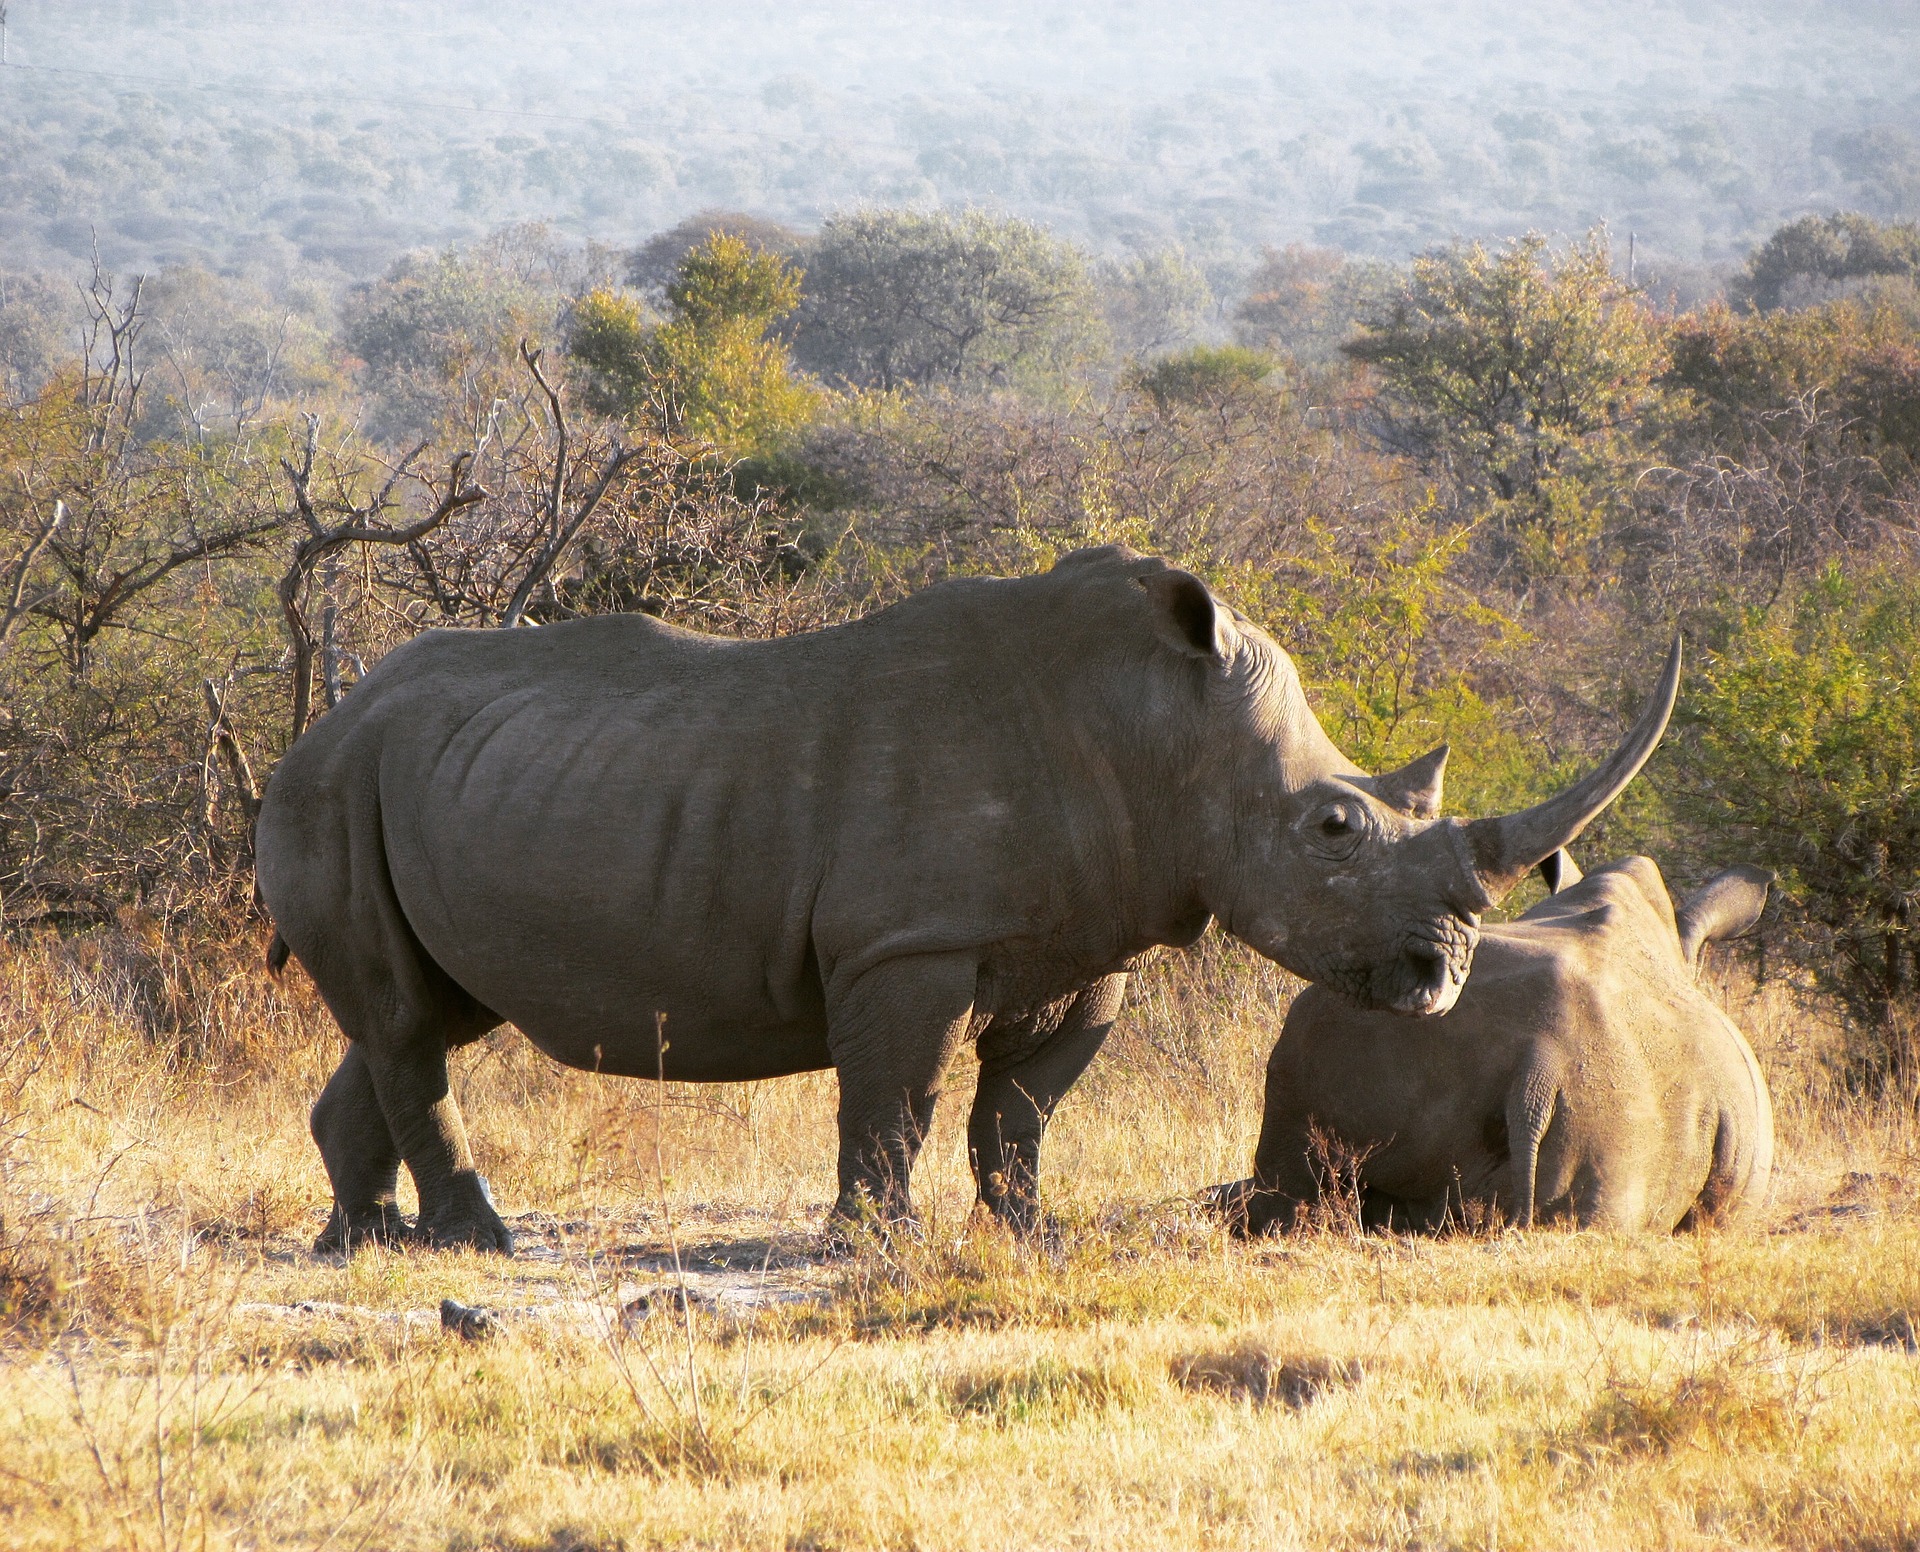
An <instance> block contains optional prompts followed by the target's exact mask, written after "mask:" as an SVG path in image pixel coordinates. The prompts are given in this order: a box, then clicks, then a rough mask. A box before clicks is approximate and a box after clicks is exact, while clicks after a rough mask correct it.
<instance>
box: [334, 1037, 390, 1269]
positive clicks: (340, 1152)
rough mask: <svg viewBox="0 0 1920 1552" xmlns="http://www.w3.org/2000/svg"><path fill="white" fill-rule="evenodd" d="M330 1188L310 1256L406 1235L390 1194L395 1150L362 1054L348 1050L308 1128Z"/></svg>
mask: <svg viewBox="0 0 1920 1552" xmlns="http://www.w3.org/2000/svg"><path fill="white" fill-rule="evenodd" d="M309 1126H310V1129H311V1131H312V1133H313V1140H314V1142H315V1143H316V1144H317V1145H318V1146H319V1149H320V1157H321V1158H322V1159H323V1160H324V1161H325V1162H326V1166H327V1179H328V1181H329V1182H330V1183H331V1184H332V1186H333V1213H332V1215H331V1216H330V1217H329V1218H328V1219H327V1226H326V1228H324V1229H323V1230H321V1232H320V1237H319V1238H318V1239H317V1240H315V1241H314V1243H313V1248H314V1250H315V1251H316V1252H319V1253H322V1254H324V1253H326V1252H330V1251H351V1250H353V1249H354V1248H355V1247H356V1246H358V1245H362V1244H367V1243H369V1242H372V1243H388V1242H391V1241H394V1240H399V1239H404V1238H405V1237H406V1236H407V1235H408V1233H409V1232H410V1226H409V1225H408V1223H407V1220H406V1219H405V1218H404V1217H402V1216H401V1213H400V1207H399V1204H398V1203H397V1202H396V1201H395V1200H394V1191H395V1188H396V1186H397V1185H398V1183H399V1178H400V1150H399V1149H398V1148H397V1147H395V1146H394V1141H393V1134H392V1133H391V1132H389V1131H388V1130H387V1118H386V1116H385V1115H383V1114H382V1113H381V1110H380V1099H379V1096H378V1095H376V1094H375V1093H374V1089H373V1074H372V1073H371V1072H369V1071H368V1070H367V1058H366V1053H365V1052H364V1051H362V1050H361V1049H360V1047H359V1046H358V1045H349V1046H348V1047H347V1054H346V1056H345V1057H344V1058H343V1059H342V1060H341V1063H340V1066H339V1068H338V1069H337V1070H336V1071H335V1072H334V1075H333V1077H332V1078H331V1079H329V1080H328V1083H327V1086H326V1088H325V1089H324V1090H322V1091H321V1094H320V1098H319V1099H318V1100H316V1101H315V1102H314V1106H313V1115H312V1117H311V1120H310V1123H309Z"/></svg>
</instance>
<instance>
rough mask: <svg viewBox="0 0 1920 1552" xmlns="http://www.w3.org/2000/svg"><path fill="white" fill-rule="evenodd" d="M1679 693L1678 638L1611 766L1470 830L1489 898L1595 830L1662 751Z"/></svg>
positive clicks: (1496, 896) (1478, 821)
mask: <svg viewBox="0 0 1920 1552" xmlns="http://www.w3.org/2000/svg"><path fill="white" fill-rule="evenodd" d="M1679 688H1680V638H1679V637H1678V636H1676V637H1674V639H1673V650H1672V651H1671V652H1669V653H1668V654H1667V666H1666V670H1665V672H1663V673H1662V674H1661V675H1660V683H1659V685H1658V686H1657V687H1656V688H1655V689H1654V692H1653V694H1652V696H1651V697H1649V699H1648V701H1647V704H1646V706H1645V707H1644V708H1643V709H1642V710H1641V712H1640V720H1639V721H1637V722H1636V723H1634V725H1633V730H1632V731H1631V732H1629V733H1628V734H1627V736H1626V738H1625V739H1624V740H1623V741H1622V743H1621V745H1620V747H1619V748H1618V749H1616V750H1614V752H1613V756H1612V758H1611V759H1609V760H1608V761H1607V762H1606V764H1604V765H1602V766H1601V767H1600V768H1599V769H1598V770H1596V771H1590V772H1589V773H1588V774H1587V775H1586V776H1584V777H1582V778H1581V779H1580V780H1579V781H1577V782H1575V783H1574V784H1573V785H1572V786H1571V787H1569V788H1567V790H1566V791H1565V792H1562V793H1560V794H1559V795H1558V796H1557V797H1551V798H1548V799H1547V801H1546V802H1544V803H1536V804H1535V805H1534V806H1533V807H1532V808H1528V809H1523V810H1522V811H1521V812H1519V813H1517V814H1505V815H1502V816H1501V817H1500V818H1498V819H1476V820H1474V821H1473V823H1471V824H1470V825H1468V826H1467V827H1466V828H1467V841H1468V844H1469V845H1470V846H1471V848H1472V851H1473V860H1474V866H1475V867H1476V869H1477V870H1478V871H1479V874H1480V882H1481V885H1482V886H1483V887H1484V888H1485V889H1486V891H1487V893H1488V894H1489V895H1491V896H1492V897H1493V898H1494V899H1496V900H1497V899H1499V898H1500V897H1501V896H1502V895H1504V894H1505V893H1506V892H1507V891H1508V890H1509V889H1511V888H1512V887H1513V886H1514V885H1515V884H1517V883H1519V882H1520V880H1521V879H1523V878H1525V877H1526V876H1527V872H1528V870H1529V869H1530V868H1533V867H1535V866H1537V865H1538V864H1539V863H1540V862H1541V861H1543V860H1544V859H1545V858H1547V857H1550V856H1552V855H1553V853H1554V852H1556V851H1558V850H1559V849H1560V848H1561V847H1563V846H1565V845H1567V844H1568V843H1569V842H1570V841H1572V840H1573V839H1574V838H1575V837H1576V836H1578V835H1579V834H1580V832H1581V831H1582V830H1584V829H1586V827H1587V826H1588V825H1590V824H1592V823H1593V821H1594V820H1595V819H1597V818H1598V817H1599V816H1600V815H1601V813H1602V812H1604V811H1605V809H1606V806H1607V805H1608V804H1609V803H1611V802H1612V801H1613V800H1614V799H1615V798H1617V797H1618V796H1619V795H1620V793H1621V791H1622V790H1623V789H1624V788H1625V787H1626V785H1627V783H1628V782H1630V781H1632V780H1633V778H1634V777H1635V775H1637V774H1638V773H1639V770H1640V767H1641V766H1643V765H1645V764H1646V763H1647V757H1648V756H1649V755H1651V754H1652V753H1653V751H1654V750H1655V749H1656V748H1657V747H1658V746H1659V743H1660V735H1661V734H1662V733H1664V732H1666V730H1667V718H1668V717H1670V716H1671V715H1672V714H1673V698H1674V696H1675V694H1676V693H1677V692H1678V690H1679Z"/></svg>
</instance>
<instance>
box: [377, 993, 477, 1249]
mask: <svg viewBox="0 0 1920 1552" xmlns="http://www.w3.org/2000/svg"><path fill="white" fill-rule="evenodd" d="M367 1066H368V1068H369V1070H370V1072H371V1073H372V1076H373V1086H374V1089H375V1091H376V1092H377V1093H378V1094H379V1096H380V1109H381V1111H382V1113H383V1114H384V1115H385V1116H386V1118H387V1126H388V1128H389V1130H390V1132H391V1135H392V1137H393V1141H394V1142H395V1143H396V1144H397V1145H398V1146H399V1149H400V1154H401V1156H402V1157H403V1158H404V1159H405V1160H406V1161H407V1171H408V1173H410V1174H411V1175H412V1176H413V1184H414V1188H415V1189H416V1190H417V1191H418V1192H419V1193H420V1219H419V1222H418V1224H416V1226H415V1233H416V1234H418V1236H419V1237H420V1238H421V1239H422V1240H424V1241H425V1242H426V1243H427V1244H429V1245H434V1246H447V1245H471V1246H472V1247H473V1248H474V1249H475V1250H497V1251H500V1252H502V1253H503V1254H505V1255H512V1254H513V1236H512V1234H511V1233H509V1232H508V1230H507V1226H506V1224H505V1223H504V1222H503V1221H502V1220H501V1217H500V1214H499V1213H498V1212H496V1211H495V1210H494V1206H493V1202H492V1199H491V1198H490V1197H489V1196H488V1194H487V1187H486V1183H485V1182H484V1181H482V1180H481V1178H480V1174H479V1171H478V1170H476V1169H475V1168H474V1167H473V1150H472V1148H471V1147H469V1146H468V1143H467V1127H466V1122H465V1120H464V1119H463V1118H462V1117H461V1114H460V1106H459V1104H458V1103H457V1102H456V1101H455V1099H454V1097H453V1091H452V1089H451V1087H450V1085H449V1084H448V1081H447V1045H446V1040H445V1037H444V1036H441V1035H439V1034H438V1032H437V1031H436V1032H434V1033H432V1034H426V1033H416V1034H414V1037H413V1038H411V1039H405V1040H392V1041H390V1042H387V1043H385V1044H384V1045H381V1046H374V1047H372V1048H370V1049H369V1050H368V1052H367Z"/></svg>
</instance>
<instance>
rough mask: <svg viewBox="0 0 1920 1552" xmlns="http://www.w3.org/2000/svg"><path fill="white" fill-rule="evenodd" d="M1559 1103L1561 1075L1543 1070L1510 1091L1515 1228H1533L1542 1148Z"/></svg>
mask: <svg viewBox="0 0 1920 1552" xmlns="http://www.w3.org/2000/svg"><path fill="white" fill-rule="evenodd" d="M1559 1100H1560V1080H1559V1074H1558V1073H1556V1072H1554V1071H1552V1070H1551V1069H1549V1068H1546V1067H1542V1066H1531V1067H1528V1068H1527V1069H1526V1070H1525V1071H1524V1072H1522V1073H1521V1075H1520V1077H1519V1078H1518V1079H1517V1080H1516V1081H1515V1083H1514V1085H1513V1087H1512V1089H1511V1090H1509V1091H1508V1094H1507V1147H1508V1148H1509V1150H1511V1154H1512V1163H1511V1165H1510V1167H1511V1168H1512V1170H1513V1205H1512V1207H1511V1208H1510V1210H1509V1211H1508V1214H1507V1221H1508V1222H1509V1223H1510V1224H1512V1225H1513V1226H1514V1227H1515V1228H1519V1229H1530V1228H1532V1227H1533V1220H1534V1214H1535V1211H1536V1209H1537V1206H1538V1203H1537V1196H1538V1192H1539V1186H1540V1144H1541V1142H1542V1140H1543V1139H1544V1138H1545V1137H1546V1135H1547V1128H1548V1127H1549V1126H1551V1125H1552V1124H1553V1113H1554V1110H1555V1108H1556V1106H1557V1105H1558V1103H1559Z"/></svg>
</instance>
